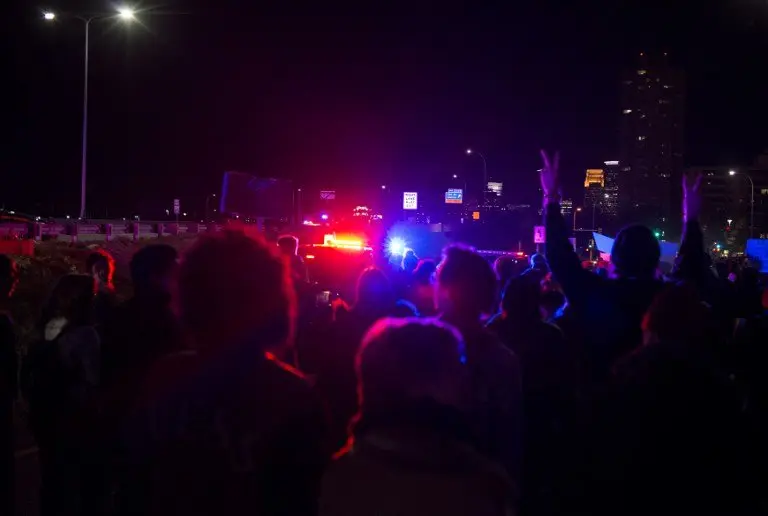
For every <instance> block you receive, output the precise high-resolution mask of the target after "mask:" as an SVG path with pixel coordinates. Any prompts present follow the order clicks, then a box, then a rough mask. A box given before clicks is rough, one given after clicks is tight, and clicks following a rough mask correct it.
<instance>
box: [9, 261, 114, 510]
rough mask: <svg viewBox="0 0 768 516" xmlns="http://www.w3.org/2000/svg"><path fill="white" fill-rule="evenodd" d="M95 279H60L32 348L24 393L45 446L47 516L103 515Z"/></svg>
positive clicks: (42, 450)
mask: <svg viewBox="0 0 768 516" xmlns="http://www.w3.org/2000/svg"><path fill="white" fill-rule="evenodd" d="M94 290H95V281H94V279H93V277H92V276H86V275H78V274H69V275H66V276H63V277H62V278H60V279H59V280H58V282H57V283H56V285H55V287H54V288H53V291H52V293H51V296H50V299H49V301H48V303H47V305H46V307H45V310H44V314H45V315H44V319H43V327H42V329H43V339H42V340H41V341H38V342H37V343H35V344H33V346H31V347H30V350H29V354H28V356H27V359H26V361H25V373H24V392H25V395H26V397H27V400H28V401H29V421H30V425H31V428H32V432H33V434H34V436H35V439H36V440H37V443H38V446H39V448H40V471H41V477H42V488H41V489H42V493H41V496H42V502H41V511H42V514H44V515H57V516H59V515H70V514H83V513H90V514H92V513H95V512H97V509H96V508H95V507H93V504H98V503H99V502H98V501H97V500H96V498H94V492H93V483H92V482H93V480H94V475H95V472H94V464H95V458H96V457H95V453H96V450H95V449H94V448H93V441H94V438H95V436H96V434H97V432H96V431H95V424H96V414H95V403H96V393H97V388H98V386H99V376H100V367H99V365H100V349H99V348H100V341H99V335H98V333H97V332H96V329H95V327H94V326H93V324H92V313H93V304H94Z"/></svg>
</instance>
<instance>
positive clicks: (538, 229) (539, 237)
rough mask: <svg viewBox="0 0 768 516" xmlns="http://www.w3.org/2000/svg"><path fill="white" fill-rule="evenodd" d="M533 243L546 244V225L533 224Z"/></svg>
mask: <svg viewBox="0 0 768 516" xmlns="http://www.w3.org/2000/svg"><path fill="white" fill-rule="evenodd" d="M533 243H534V244H546V243H547V228H546V227H544V226H533Z"/></svg>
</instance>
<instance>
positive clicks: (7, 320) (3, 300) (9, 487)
mask: <svg viewBox="0 0 768 516" xmlns="http://www.w3.org/2000/svg"><path fill="white" fill-rule="evenodd" d="M18 278H19V273H18V268H17V267H16V262H14V261H13V259H12V258H10V257H9V256H6V255H4V254H1V255H0V513H3V514H14V510H15V509H14V495H15V491H14V487H15V483H14V457H13V452H14V444H13V406H14V402H15V400H16V396H17V393H18V383H17V378H18V360H17V355H16V330H15V328H14V324H13V319H12V318H11V312H10V300H11V296H12V295H13V291H14V290H15V289H16V284H17V282H18Z"/></svg>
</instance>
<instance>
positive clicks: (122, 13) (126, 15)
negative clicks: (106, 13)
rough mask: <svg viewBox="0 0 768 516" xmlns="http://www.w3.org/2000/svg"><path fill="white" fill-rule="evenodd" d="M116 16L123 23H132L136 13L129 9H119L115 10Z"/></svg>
mask: <svg viewBox="0 0 768 516" xmlns="http://www.w3.org/2000/svg"><path fill="white" fill-rule="evenodd" d="M117 15H118V16H119V17H120V18H122V19H123V20H125V21H132V20H134V19H136V11H134V10H133V9H131V8H130V7H121V8H119V9H118V10H117Z"/></svg>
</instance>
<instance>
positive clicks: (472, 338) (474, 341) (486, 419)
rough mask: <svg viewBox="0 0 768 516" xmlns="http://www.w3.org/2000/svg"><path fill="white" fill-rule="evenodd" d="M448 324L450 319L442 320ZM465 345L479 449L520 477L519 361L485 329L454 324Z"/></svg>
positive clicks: (521, 442)
mask: <svg viewBox="0 0 768 516" xmlns="http://www.w3.org/2000/svg"><path fill="white" fill-rule="evenodd" d="M444 320H445V321H446V322H448V323H451V321H450V320H449V319H444ZM455 326H456V327H457V329H458V330H459V332H461V335H462V337H464V342H465V343H466V347H467V365H469V371H470V374H471V382H472V410H471V416H472V426H473V430H474V433H475V436H476V438H477V439H478V441H477V442H478V443H479V449H480V451H482V452H483V453H485V454H486V455H487V456H488V457H490V458H492V459H493V460H496V461H498V462H500V463H501V464H503V465H504V467H506V468H507V471H508V472H509V474H510V476H511V477H512V478H513V480H515V481H517V480H519V478H520V469H521V462H522V448H523V431H522V429H523V395H522V374H521V371H520V362H519V361H518V358H517V356H516V355H515V353H514V352H513V351H512V350H511V349H509V348H507V347H506V346H504V344H503V343H502V342H501V340H500V339H499V338H498V337H497V336H496V335H495V334H493V333H492V332H491V331H489V330H488V329H487V328H485V327H483V326H481V325H479V324H477V326H464V327H462V325H461V324H457V325H455Z"/></svg>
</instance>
